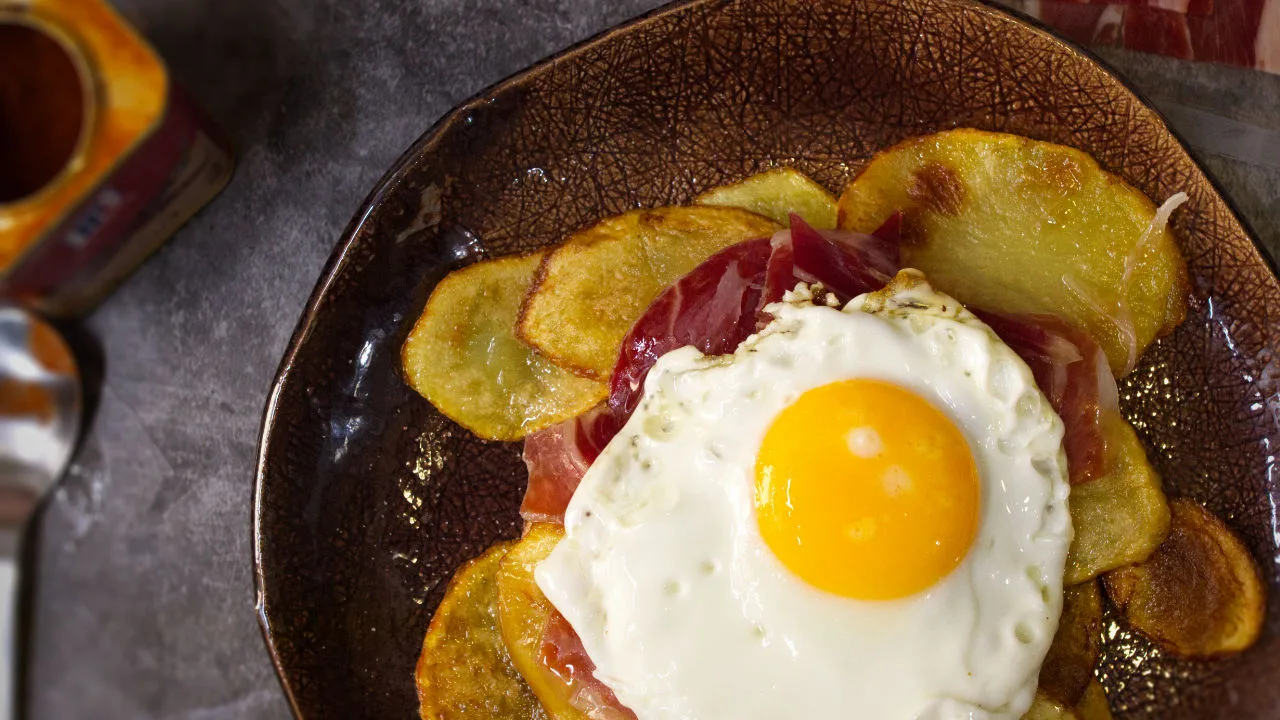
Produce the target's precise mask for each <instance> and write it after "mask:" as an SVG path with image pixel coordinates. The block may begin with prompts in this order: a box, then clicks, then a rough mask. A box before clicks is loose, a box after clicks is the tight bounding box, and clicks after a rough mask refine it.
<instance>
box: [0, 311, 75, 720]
mask: <svg viewBox="0 0 1280 720" xmlns="http://www.w3.org/2000/svg"><path fill="white" fill-rule="evenodd" d="M81 402H82V399H81V389H80V373H79V370H78V369H77V367H76V362H75V358H74V357H73V356H72V354H71V350H70V348H68V347H67V344H66V343H65V342H64V341H63V340H62V337H61V336H60V335H59V334H58V333H57V331H56V330H54V329H53V328H52V327H51V326H50V325H49V324H48V323H45V322H44V321H43V320H41V319H39V318H38V317H36V316H35V315H32V314H31V313H29V312H27V311H25V310H22V309H19V308H16V307H12V306H0V719H4V718H9V717H12V714H13V712H14V692H13V687H12V682H13V677H14V668H13V667H12V660H11V658H12V657H13V630H12V623H13V621H14V619H15V618H14V611H15V607H14V601H15V594H16V591H17V586H18V581H19V579H18V567H17V555H18V551H19V548H18V543H19V540H20V539H21V537H22V533H23V530H24V529H25V527H26V523H27V520H28V519H29V518H30V516H31V513H32V511H33V510H35V508H36V506H37V505H38V504H39V502H40V497H41V496H42V495H44V493H45V492H46V491H47V490H49V488H51V487H53V485H54V484H55V483H56V482H57V481H58V479H59V478H60V477H62V472H63V470H64V469H65V468H66V466H67V462H68V461H70V459H71V452H72V450H73V449H74V448H75V444H76V438H77V437H78V435H79V433H80V421H81Z"/></svg>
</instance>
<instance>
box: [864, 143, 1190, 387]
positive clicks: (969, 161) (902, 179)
mask: <svg viewBox="0 0 1280 720" xmlns="http://www.w3.org/2000/svg"><path fill="white" fill-rule="evenodd" d="M839 208H840V210H839V212H840V227H842V228H847V229H850V230H860V231H862V232H871V231H873V230H875V229H876V228H877V227H879V226H880V224H881V223H883V222H884V221H885V219H887V218H888V217H889V216H890V215H891V214H892V213H894V212H896V211H902V212H903V225H902V231H903V249H902V262H903V266H904V267H914V268H918V269H920V270H923V271H924V273H925V274H926V275H927V276H928V277H929V281H930V282H931V283H933V285H934V287H936V288H938V289H939V290H942V291H944V292H947V293H949V294H951V295H954V296H955V297H956V299H958V300H960V301H961V302H963V303H966V304H971V305H974V306H976V307H980V308H983V309H985V310H995V311H1001V312H1015V313H1052V314H1054V315H1058V316H1060V317H1062V318H1065V319H1067V320H1069V321H1071V322H1072V323H1073V324H1075V325H1077V326H1078V327H1081V328H1083V329H1085V330H1086V331H1088V332H1089V334H1090V335H1092V336H1093V337H1094V338H1095V339H1096V340H1097V341H1098V343H1099V345H1101V347H1102V348H1103V350H1104V351H1105V352H1106V354H1107V359H1108V361H1109V362H1110V365H1111V369H1112V371H1113V372H1114V373H1115V374H1116V376H1117V377H1119V376H1121V375H1123V374H1124V373H1125V372H1127V370H1128V369H1130V368H1131V367H1132V364H1133V362H1134V361H1135V360H1136V359H1137V357H1138V355H1140V354H1141V352H1142V350H1143V349H1144V348H1146V347H1147V345H1149V344H1150V343H1151V341H1152V340H1153V339H1154V338H1156V337H1158V336H1160V335H1163V334H1165V333H1167V332H1169V331H1170V330H1172V329H1173V328H1174V327H1176V326H1177V325H1178V323H1180V322H1182V319H1183V317H1184V316H1185V315H1186V297H1187V291H1188V287H1189V286H1188V282H1187V273H1186V262H1185V261H1184V260H1183V257H1182V254H1181V253H1180V252H1179V250H1178V246H1177V243H1176V242H1175V241H1174V239H1173V236H1172V235H1170V234H1169V233H1168V232H1167V231H1166V230H1165V229H1164V223H1163V222H1155V220H1156V217H1157V209H1156V207H1155V206H1154V205H1153V204H1152V203H1151V201H1150V200H1149V199H1148V198H1147V197H1146V196H1145V195H1143V194H1142V193H1141V192H1139V191H1137V190H1136V189H1134V188H1133V187H1131V186H1129V185H1128V184H1127V183H1125V182H1124V181H1123V180H1121V179H1120V178H1118V177H1116V176H1115V175H1112V174H1110V173H1108V172H1106V171H1104V170H1102V169H1101V168H1100V167H1098V164H1097V163H1096V162H1094V160H1093V158H1091V157H1089V156H1088V155H1087V154H1085V153H1083V152H1080V151H1079V150H1076V149H1074V148H1069V147H1064V146H1061V145H1055V144H1052V143H1047V142H1040V141H1037V140H1031V139H1028V138H1024V137H1019V136H1016V135H1006V134H1002V133H992V132H983V131H979V130H968V129H962V130H950V131H946V132H940V133H936V134H933V135H926V136H922V137H917V138H912V139H910V140H907V141H905V142H903V143H900V144H898V145H896V146H894V147H892V148H890V149H888V150H885V151H883V152H881V153H879V154H878V155H876V156H875V157H874V158H873V159H872V160H871V162H870V164H868V165H867V166H866V168H864V169H863V170H862V172H861V173H860V174H859V175H858V177H857V178H856V179H855V180H854V181H853V183H851V184H850V185H849V187H848V188H847V189H846V190H845V192H844V194H843V196H841V198H840V206H839ZM1168 212H1171V209H1170V210H1168ZM1162 217H1163V218H1164V219H1167V212H1166V214H1164V215H1162Z"/></svg>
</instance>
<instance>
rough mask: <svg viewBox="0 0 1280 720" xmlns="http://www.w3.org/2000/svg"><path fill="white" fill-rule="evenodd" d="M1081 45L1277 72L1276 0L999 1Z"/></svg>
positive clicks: (1279, 10) (1279, 31)
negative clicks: (1102, 46)
mask: <svg viewBox="0 0 1280 720" xmlns="http://www.w3.org/2000/svg"><path fill="white" fill-rule="evenodd" d="M999 1H1000V2H1001V3H1003V4H1004V5H1007V6H1009V7H1012V8H1014V9H1015V10H1020V11H1022V12H1024V13H1026V14H1028V15H1030V16H1032V17H1034V18H1036V19H1037V20H1040V21H1042V22H1043V23H1044V24H1046V25H1048V26H1049V27H1052V28H1054V29H1055V30H1057V31H1058V32H1060V33H1062V34H1063V35H1065V36H1066V37H1068V38H1070V39H1072V40H1074V41H1076V42H1079V43H1085V44H1091V45H1108V46H1116V47H1124V48H1128V49H1130V50H1138V51H1141V52H1149V53H1154V54H1158V55H1168V56H1170V57H1176V58H1181V59H1183V60H1202V61H1206V62H1219V63H1227V64H1230V65H1239V66H1241V67H1248V68H1255V69H1258V70H1266V71H1268V72H1280V0H999Z"/></svg>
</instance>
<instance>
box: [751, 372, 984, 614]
mask: <svg viewBox="0 0 1280 720" xmlns="http://www.w3.org/2000/svg"><path fill="white" fill-rule="evenodd" d="M979 495H980V483H979V478H978V470H977V467H976V466H975V464H974V460H973V454H972V453H971V452H970V450H969V445H968V443H967V442H966V441H965V438H964V435H962V434H961V432H960V430H959V429H958V428H956V426H955V425H954V424H953V423H952V422H951V421H950V420H949V419H948V418H947V417H946V416H945V415H943V414H942V412H940V411H939V410H938V409H937V408H935V407H934V406H933V405H931V404H930V403H929V402H927V401H925V400H924V399H922V398H921V397H919V396H918V395H916V394H915V393H913V392H911V391H909V390H906V389H904V388H902V387H899V386H897V385H893V384H891V383H887V382H882V381H879V380H867V379H858V380H845V381H841V382H835V383H831V384H829V385H823V386H821V387H817V388H814V389H812V390H810V391H808V392H806V393H804V394H803V395H801V396H800V398H799V399H798V400H796V401H795V402H794V403H792V404H791V405H790V406H788V407H787V408H786V409H784V410H783V411H782V412H781V413H780V414H779V415H778V417H777V418H775V419H774V421H773V424H772V425H770V427H769V430H768V432H767V433H766V434H765V437H764V442H763V443H762V444H761V447H760V453H759V455H758V456H757V457H756V496H755V505H756V518H757V521H758V523H759V525H760V532H761V534H762V535H763V536H764V540H765V543H766V544H767V545H768V546H769V548H770V549H771V550H772V551H773V552H774V554H775V555H777V557H778V559H779V560H781V561H782V563H783V564H784V565H785V566H786V567H787V568H788V569H789V570H791V572H793V573H795V574H796V575H798V576H799V577H800V578H802V579H803V580H805V581H806V582H808V583H809V584H810V585H813V586H815V587H817V588H820V589H822V590H826V591H828V592H832V593H836V594H838V595H843V596H845V597H849V598H856V599H859V600H889V599H893V598H901V597H906V596H908V595H913V594H915V593H917V592H920V591H921V590H924V589H926V588H928V587H930V586H931V585H933V584H934V583H936V582H938V581H939V580H941V579H942V578H943V577H945V576H946V575H947V574H948V573H950V572H951V571H952V570H954V569H955V568H956V566H957V565H959V564H960V561H961V560H963V559H964V556H965V554H966V553H967V552H968V551H969V546H970V544H971V543H972V542H973V538H974V534H975V533H976V532H977V528H978V500H979Z"/></svg>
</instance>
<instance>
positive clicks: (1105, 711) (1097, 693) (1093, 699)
mask: <svg viewBox="0 0 1280 720" xmlns="http://www.w3.org/2000/svg"><path fill="white" fill-rule="evenodd" d="M1022 720H1111V706H1110V705H1109V704H1107V693H1106V691H1105V690H1103V689H1102V683H1099V682H1098V681H1097V680H1093V679H1091V680H1090V681H1089V685H1088V686H1087V687H1086V688H1085V691H1084V694H1083V696H1082V697H1081V699H1080V702H1079V704H1077V705H1064V704H1063V703H1060V702H1058V701H1057V700H1054V699H1053V698H1051V697H1049V696H1048V695H1046V694H1045V693H1044V692H1043V691H1041V690H1036V698H1035V700H1034V701H1032V703H1031V709H1030V710H1028V711H1027V712H1026V713H1025V714H1024V715H1023V716H1022Z"/></svg>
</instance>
